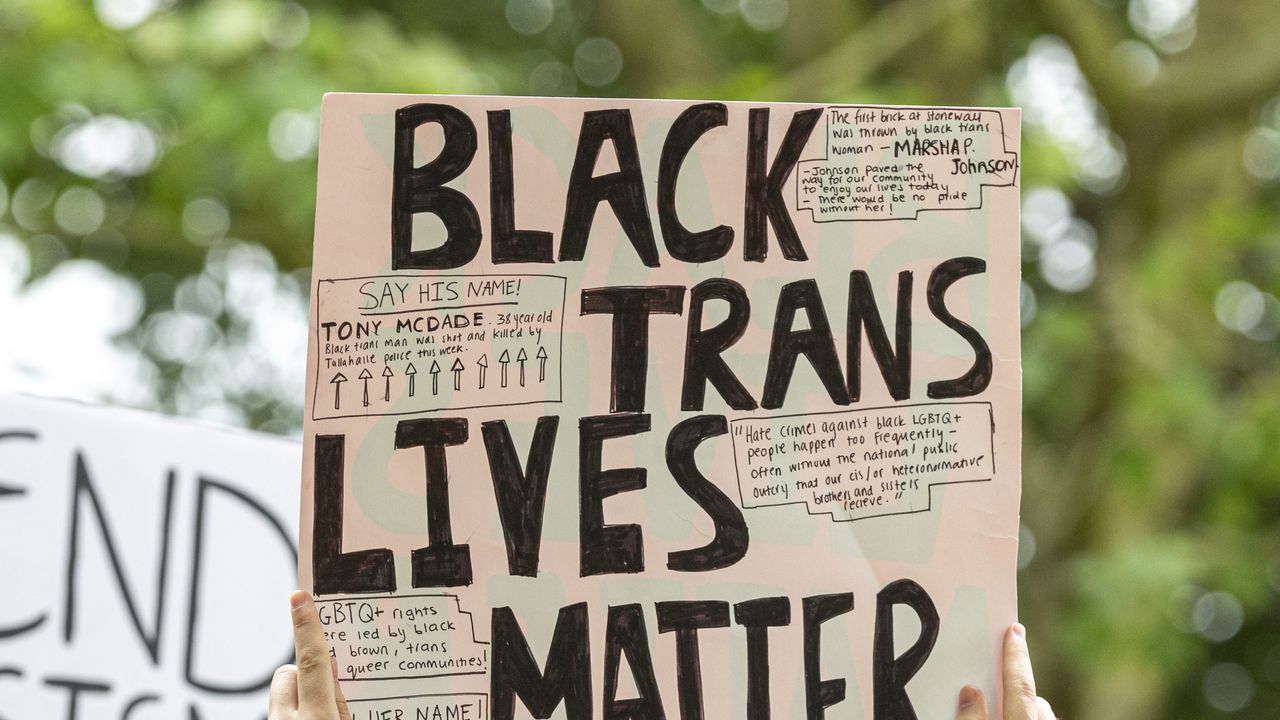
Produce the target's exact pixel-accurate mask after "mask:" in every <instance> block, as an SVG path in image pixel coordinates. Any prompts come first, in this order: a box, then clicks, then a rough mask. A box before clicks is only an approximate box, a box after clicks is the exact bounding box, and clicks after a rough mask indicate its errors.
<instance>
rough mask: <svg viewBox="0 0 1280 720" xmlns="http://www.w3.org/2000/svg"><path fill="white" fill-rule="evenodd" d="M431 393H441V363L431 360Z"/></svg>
mask: <svg viewBox="0 0 1280 720" xmlns="http://www.w3.org/2000/svg"><path fill="white" fill-rule="evenodd" d="M431 394H432V395H439V394H440V363H438V362H436V361H435V360H432V361H431Z"/></svg>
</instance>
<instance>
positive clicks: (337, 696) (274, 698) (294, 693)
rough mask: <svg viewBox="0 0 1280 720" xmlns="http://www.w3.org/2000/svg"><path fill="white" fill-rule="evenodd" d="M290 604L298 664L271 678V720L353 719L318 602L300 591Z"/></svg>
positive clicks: (290, 599) (289, 666)
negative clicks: (319, 611) (333, 660)
mask: <svg viewBox="0 0 1280 720" xmlns="http://www.w3.org/2000/svg"><path fill="white" fill-rule="evenodd" d="M289 605H290V606H291V607H292V608H293V639H294V644H295V646H296V650H297V657H298V664H297V665H285V666H283V667H281V668H280V669H278V670H276V674H275V676H274V677H272V678H271V707H270V710H269V714H268V715H267V718H268V720H351V712H350V711H349V710H347V700H346V698H344V697H343V696H342V688H341V687H339V686H338V682H337V677H336V675H337V672H336V670H335V669H334V665H333V663H332V661H331V660H330V658H329V645H328V643H326V642H325V639H324V630H323V629H321V627H320V616H319V615H318V614H317V613H316V605H315V603H314V602H312V601H311V596H310V595H307V594H306V593H305V592H302V591H301V590H299V591H297V592H295V593H294V594H293V595H292V596H291V597H290V598H289Z"/></svg>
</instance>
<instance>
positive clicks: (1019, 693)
mask: <svg viewBox="0 0 1280 720" xmlns="http://www.w3.org/2000/svg"><path fill="white" fill-rule="evenodd" d="M1003 674H1004V712H1003V713H1002V714H1001V715H999V720H1055V718H1056V716H1055V715H1054V714H1053V708H1051V707H1050V706H1049V701H1047V700H1045V699H1044V698H1042V697H1040V696H1038V695H1036V681H1035V677H1034V676H1033V675H1032V673H1031V654H1030V653H1029V652H1028V650H1027V630H1026V628H1024V627H1023V626H1022V625H1020V624H1015V625H1013V626H1012V627H1010V628H1009V629H1008V630H1007V631H1006V632H1005V635H1004V673H1003ZM956 720H989V716H988V714H987V701H986V699H985V698H984V697H983V696H982V691H981V690H979V689H977V688H975V687H973V686H972V685H966V686H964V687H963V688H961V690H960V704H959V708H958V709H957V710H956Z"/></svg>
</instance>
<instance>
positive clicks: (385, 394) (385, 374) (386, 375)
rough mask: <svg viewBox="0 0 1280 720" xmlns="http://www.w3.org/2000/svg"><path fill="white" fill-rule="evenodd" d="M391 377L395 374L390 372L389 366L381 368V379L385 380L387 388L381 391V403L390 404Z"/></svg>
mask: <svg viewBox="0 0 1280 720" xmlns="http://www.w3.org/2000/svg"><path fill="white" fill-rule="evenodd" d="M392 375H395V373H393V372H391V366H390V365H387V366H386V367H384V368H382V377H384V378H386V379H387V386H386V388H385V389H384V390H383V391H382V401H383V402H391V376H392Z"/></svg>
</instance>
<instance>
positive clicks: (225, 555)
mask: <svg viewBox="0 0 1280 720" xmlns="http://www.w3.org/2000/svg"><path fill="white" fill-rule="evenodd" d="M299 450H300V446H299V444H298V443H296V442H290V441H286V440H282V439H279V438H274V437H270V436H265V435H255V434H251V433H247V432H235V431H229V430H222V429H219V428H213V427H208V426H204V425H199V424H195V423H191V422H184V421H177V420H172V419H165V418H160V417H156V416H150V415H145V414H142V413H138V412H131V411H124V410H119V409H107V408H94V407H88V406H84V405H79V404H76V403H71V402H62V401H54V400H40V399H35V398H28V397H17V396H0V575H2V576H3V581H0V587H3V590H4V591H3V592H0V718H3V720H29V719H34V718H67V719H68V720H71V719H73V718H77V717H79V718H94V719H95V720H97V719H103V720H107V719H115V718H120V719H121V720H128V719H132V720H149V719H151V718H187V719H189V720H197V719H198V718H206V719H209V720H212V719H214V718H217V719H218V720H224V719H226V720H232V719H236V718H243V719H244V720H250V719H255V720H256V719H259V718H262V717H264V716H265V715H266V695H267V692H266V689H267V686H268V684H269V683H270V680H271V675H272V672H273V671H274V670H275V668H276V667H277V666H278V665H280V664H282V663H285V662H288V661H289V659H290V657H291V656H292V650H293V646H292V634H291V628H290V625H289V616H288V604H287V600H286V598H287V597H288V594H289V592H290V590H291V589H292V587H293V586H294V583H295V578H294V574H293V568H294V564H295V562H296V557H297V553H296V550H295V548H294V544H293V538H294V533H295V532H296V527H297V525H296V522H295V518H296V508H297V498H298V484H297V473H298V466H299V462H298V453H299Z"/></svg>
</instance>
